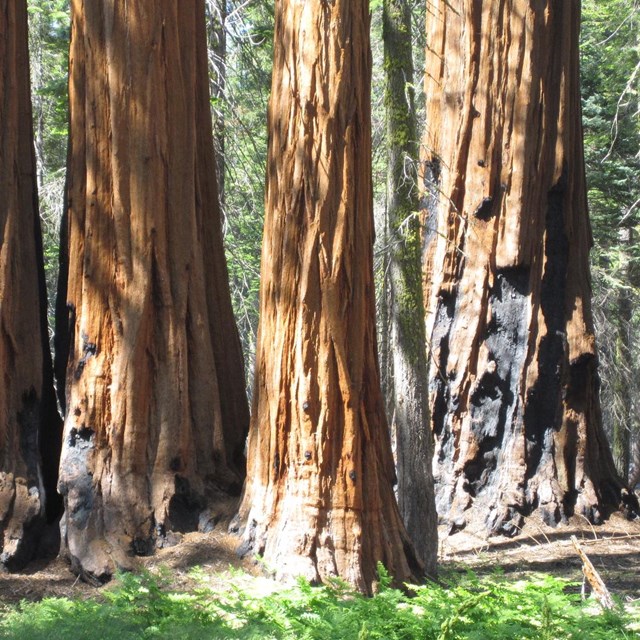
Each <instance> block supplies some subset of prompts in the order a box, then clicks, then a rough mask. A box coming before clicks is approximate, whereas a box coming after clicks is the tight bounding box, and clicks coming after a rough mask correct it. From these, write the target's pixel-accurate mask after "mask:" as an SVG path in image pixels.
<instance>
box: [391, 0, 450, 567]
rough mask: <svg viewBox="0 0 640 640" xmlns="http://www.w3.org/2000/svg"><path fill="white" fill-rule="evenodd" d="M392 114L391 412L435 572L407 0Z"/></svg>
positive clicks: (394, 6) (395, 61) (411, 520)
mask: <svg viewBox="0 0 640 640" xmlns="http://www.w3.org/2000/svg"><path fill="white" fill-rule="evenodd" d="M382 29H383V31H382V33H383V39H384V68H385V75H386V87H385V111H386V120H387V147H388V164H387V220H388V225H389V229H388V237H389V243H390V270H389V272H390V278H389V283H390V319H391V323H390V324H391V339H390V343H389V351H390V357H389V360H390V363H389V364H390V365H391V367H392V374H391V375H390V376H389V380H390V385H389V386H390V403H389V404H390V405H391V408H390V412H391V415H392V416H393V427H392V431H393V433H394V434H395V439H396V448H395V451H396V464H397V472H398V506H399V507H400V513H401V515H402V520H403V522H404V524H405V526H406V527H407V531H408V533H409V536H410V537H411V540H412V542H413V544H414V546H415V548H416V551H417V552H418V554H419V555H420V557H421V558H422V560H423V562H424V563H425V569H426V571H427V573H429V574H431V575H434V574H435V570H436V560H437V556H438V532H437V517H436V509H435V499H434V492H433V475H432V472H431V461H432V458H433V442H432V435H431V431H430V429H429V406H428V381H427V368H428V367H427V352H426V350H425V326H424V302H423V295H422V271H421V264H422V252H421V239H420V219H419V217H418V209H419V198H418V185H417V176H416V171H415V167H416V164H417V158H418V145H417V132H416V131H417V127H416V118H415V108H414V104H413V54H412V44H411V12H410V8H409V4H408V3H407V2H406V0H385V1H384V3H383V27H382Z"/></svg>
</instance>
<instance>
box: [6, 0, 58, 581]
mask: <svg viewBox="0 0 640 640" xmlns="http://www.w3.org/2000/svg"><path fill="white" fill-rule="evenodd" d="M46 305H47V295H46V290H45V283H44V262H43V255H42V238H41V234H40V220H39V218H38V204H37V189H36V169H35V155H34V147H33V130H32V117H31V98H30V91H29V59H28V50H27V5H26V2H25V1H24V0H10V1H9V2H7V1H6V0H5V1H0V372H2V380H1V381H0V554H1V555H0V562H1V563H2V564H4V565H5V566H6V567H8V568H10V569H16V568H19V567H21V566H22V565H23V564H24V563H25V562H27V561H28V560H29V559H30V558H31V557H32V556H33V554H34V553H35V551H36V550H37V542H38V534H39V533H40V530H41V528H42V525H43V524H44V522H45V519H46V510H48V512H49V515H50V516H51V518H54V517H55V516H56V515H57V512H56V506H57V504H58V503H57V501H56V491H55V485H56V476H57V461H58V457H59V452H60V426H61V425H60V419H59V416H58V414H57V410H56V404H55V396H54V394H53V384H52V381H53V377H52V368H51V355H50V352H49V340H48V332H47V320H46V317H47V316H46ZM46 502H47V503H48V504H47V508H45V503H46Z"/></svg>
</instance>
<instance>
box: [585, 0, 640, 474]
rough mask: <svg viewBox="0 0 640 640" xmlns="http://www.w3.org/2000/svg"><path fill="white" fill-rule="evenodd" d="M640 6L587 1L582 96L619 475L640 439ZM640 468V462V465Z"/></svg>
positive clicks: (622, 0)
mask: <svg viewBox="0 0 640 640" xmlns="http://www.w3.org/2000/svg"><path fill="white" fill-rule="evenodd" d="M638 33H640V2H639V1H638V0H585V2H583V24H582V44H581V53H582V58H581V62H582V94H583V103H582V109H583V121H584V143H585V161H586V169H587V182H588V187H589V192H588V197H589V208H590V213H591V221H592V225H593V233H594V245H595V246H594V251H593V252H592V273H593V276H594V278H593V283H594V310H595V318H596V322H597V329H598V339H599V346H600V362H601V378H602V381H603V385H602V398H603V402H602V406H603V417H604V423H605V428H606V430H607V432H608V433H609V436H610V439H611V440H612V441H613V448H614V454H615V457H616V462H617V464H618V468H619V471H620V472H621V474H622V475H623V476H626V475H627V474H628V473H629V471H630V462H631V460H630V458H631V454H630V451H629V449H630V448H631V447H632V442H633V439H634V438H635V439H636V440H638V438H639V435H640V434H639V427H638V425H639V424H640V405H639V404H638V402H637V398H638V397H640V386H638V381H639V380H640V371H639V370H638V366H637V363H638V362H640V352H639V351H638V348H639V347H640V344H639V343H638V340H637V335H638V329H639V328H640V314H638V313H637V311H635V310H636V309H638V308H639V307H638V302H640V245H639V244H638V242H637V238H638V234H639V233H640V180H638V175H640V101H639V92H638V89H639V87H640V38H639V36H638ZM636 467H637V471H640V468H638V467H640V460H638V461H636Z"/></svg>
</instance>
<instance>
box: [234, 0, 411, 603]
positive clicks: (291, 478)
mask: <svg viewBox="0 0 640 640" xmlns="http://www.w3.org/2000/svg"><path fill="white" fill-rule="evenodd" d="M370 78H371V60H370V51H369V14H368V2H366V1H365V0H336V1H335V2H333V3H327V2H324V1H323V0H311V1H309V2H305V3H299V2H295V1H292V0H278V2H276V22H275V61H274V71H273V84H272V93H271V102H270V106H269V127H270V128H269V131H270V142H269V158H268V164H267V194H266V219H265V235H264V244H263V253H262V283H261V302H260V312H261V315H260V325H259V336H258V352H257V364H256V381H255V387H254V405H253V407H254V408H253V413H252V422H251V428H250V436H249V457H248V473H247V483H246V486H245V492H244V498H243V502H242V507H241V510H240V518H239V519H240V523H241V526H243V528H244V540H245V542H244V550H245V551H249V550H251V551H253V552H255V553H259V554H262V555H263V556H264V559H265V561H266V562H267V563H268V564H269V565H271V566H273V567H275V568H276V572H277V574H278V576H280V577H286V576H291V575H304V576H306V577H307V578H309V579H310V580H312V581H319V580H324V579H327V578H329V577H331V576H340V577H341V578H343V579H345V580H347V581H349V582H350V583H351V584H353V585H355V586H356V587H357V588H359V589H361V590H363V591H369V592H370V591H371V590H372V588H373V584H374V582H375V580H376V579H377V577H376V563H377V562H382V563H383V564H384V565H385V566H386V567H387V569H388V570H389V571H390V572H391V574H392V575H394V576H395V577H396V579H398V580H406V579H408V578H410V577H411V576H412V575H415V574H416V573H417V572H418V571H419V567H418V566H417V563H416V562H415V560H414V552H413V550H412V548H411V544H410V542H409V539H408V537H407V534H406V532H405V530H404V527H403V525H402V522H401V519H400V515H399V512H398V508H397V505H396V502H395V498H394V494H393V483H394V475H395V474H394V463H393V458H392V455H391V446H390V439H389V431H388V428H387V422H386V419H385V413H384V401H383V398H382V393H381V391H380V380H379V373H378V357H377V353H376V337H375V321H374V314H375V310H374V307H375V299H374V285H373V260H372V243H373V214H372V188H371V126H370V117H371V113H370V109H371V107H370Z"/></svg>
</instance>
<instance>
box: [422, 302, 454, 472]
mask: <svg viewBox="0 0 640 640" xmlns="http://www.w3.org/2000/svg"><path fill="white" fill-rule="evenodd" d="M455 307H456V298H455V296H454V295H452V294H449V293H443V294H441V296H440V298H439V299H438V304H437V306H436V310H435V314H436V318H435V322H434V324H433V332H432V335H431V350H432V353H433V354H434V358H435V361H434V362H433V363H432V366H433V375H432V376H430V384H429V386H430V389H429V392H430V393H431V394H434V403H433V416H432V420H433V428H434V431H435V434H436V436H442V437H443V441H442V446H441V461H442V460H444V457H445V449H446V445H447V440H448V439H449V438H448V434H446V433H444V426H445V421H446V417H447V413H448V412H449V410H450V404H451V402H450V401H451V395H450V388H449V381H448V380H447V379H446V371H447V361H448V360H449V351H450V346H449V339H450V333H451V325H452V323H453V316H454V312H455Z"/></svg>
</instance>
